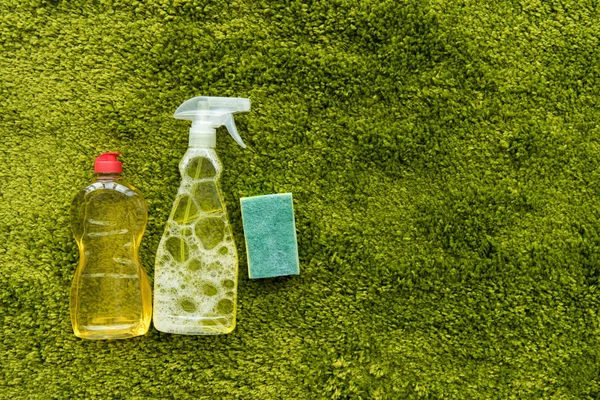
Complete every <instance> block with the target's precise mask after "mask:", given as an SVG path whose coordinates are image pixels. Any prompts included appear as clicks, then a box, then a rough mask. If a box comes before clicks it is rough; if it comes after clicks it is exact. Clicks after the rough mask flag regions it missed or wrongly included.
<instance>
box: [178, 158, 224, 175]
mask: <svg viewBox="0 0 600 400" xmlns="http://www.w3.org/2000/svg"><path fill="white" fill-rule="evenodd" d="M216 173H217V171H216V170H215V166H214V165H213V163H212V162H211V161H210V160H209V159H208V158H206V157H196V158H194V159H193V160H192V161H190V163H189V164H188V165H187V166H186V167H185V174H186V175H187V176H189V177H190V178H192V179H201V178H212V177H214V176H215V175H216Z"/></svg>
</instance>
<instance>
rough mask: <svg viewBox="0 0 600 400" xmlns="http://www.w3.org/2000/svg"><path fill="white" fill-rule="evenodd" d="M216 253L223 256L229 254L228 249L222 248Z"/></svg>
mask: <svg viewBox="0 0 600 400" xmlns="http://www.w3.org/2000/svg"><path fill="white" fill-rule="evenodd" d="M218 253H219V254H221V255H223V256H224V255H225V254H227V253H229V249H228V248H227V247H225V246H223V247H221V248H220V249H219V251H218Z"/></svg>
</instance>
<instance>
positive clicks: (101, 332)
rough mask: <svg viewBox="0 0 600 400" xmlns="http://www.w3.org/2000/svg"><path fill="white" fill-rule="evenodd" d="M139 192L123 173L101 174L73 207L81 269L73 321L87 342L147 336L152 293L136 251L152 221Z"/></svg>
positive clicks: (73, 298)
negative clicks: (147, 225)
mask: <svg viewBox="0 0 600 400" xmlns="http://www.w3.org/2000/svg"><path fill="white" fill-rule="evenodd" d="M147 215H148V211H147V208H146V203H145V201H144V198H143V197H142V195H141V193H140V192H139V191H138V190H137V189H135V188H134V187H133V186H131V185H130V184H129V183H127V181H125V180H124V179H123V178H122V177H121V176H120V175H116V174H99V175H98V178H97V179H96V180H95V181H94V182H93V183H92V184H91V185H89V186H88V187H86V188H85V189H84V190H83V191H81V192H80V193H79V194H78V195H77V197H75V200H74V201H73V205H72V207H71V221H72V224H73V234H74V235H75V240H76V241H77V244H78V246H79V266H78V267H77V271H76V273H75V277H74V278H73V284H72V286H71V297H70V303H71V304H70V305H71V323H72V325H73V331H74V333H75V335H76V336H78V337H80V338H83V339H125V338H130V337H134V336H140V335H143V334H145V333H146V332H147V331H148V328H149V327H150V321H151V318H152V291H151V288H150V281H149V279H148V275H147V274H146V271H145V270H144V268H143V267H142V265H141V263H140V261H139V256H138V248H139V245H140V242H141V240H142V236H143V234H144V230H145V228H146V223H147V221H148V216H147Z"/></svg>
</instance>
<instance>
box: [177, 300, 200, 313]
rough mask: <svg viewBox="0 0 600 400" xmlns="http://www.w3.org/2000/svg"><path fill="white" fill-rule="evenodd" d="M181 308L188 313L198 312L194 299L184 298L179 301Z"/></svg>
mask: <svg viewBox="0 0 600 400" xmlns="http://www.w3.org/2000/svg"><path fill="white" fill-rule="evenodd" d="M179 306H181V309H182V310H183V311H186V312H190V313H191V312H194V311H196V303H194V301H193V300H192V299H189V298H187V297H184V298H183V299H181V300H179Z"/></svg>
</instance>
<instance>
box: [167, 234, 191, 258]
mask: <svg viewBox="0 0 600 400" xmlns="http://www.w3.org/2000/svg"><path fill="white" fill-rule="evenodd" d="M165 247H166V248H167V251H168V252H169V253H171V255H172V256H173V258H174V259H175V260H176V261H180V262H183V261H185V260H187V258H188V246H187V243H185V241H184V240H183V239H181V238H179V237H176V236H173V237H170V238H169V239H167V243H166V246H165Z"/></svg>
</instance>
